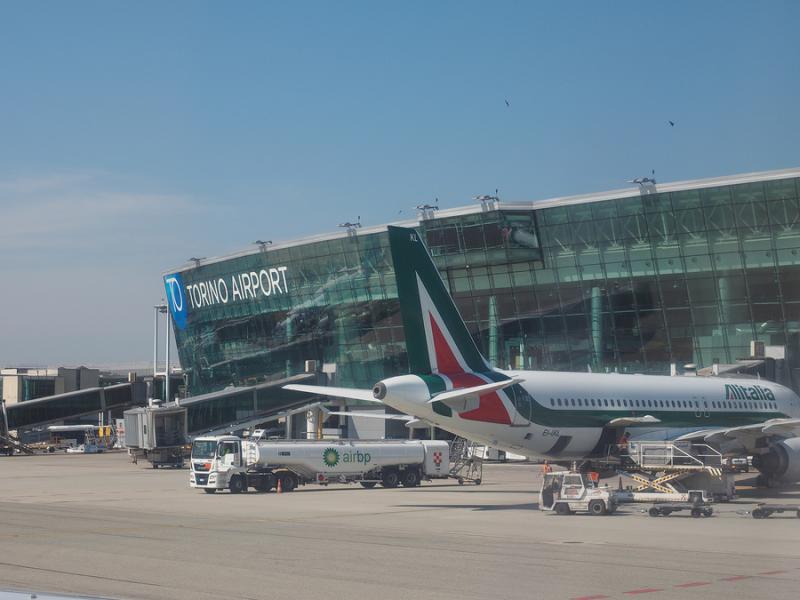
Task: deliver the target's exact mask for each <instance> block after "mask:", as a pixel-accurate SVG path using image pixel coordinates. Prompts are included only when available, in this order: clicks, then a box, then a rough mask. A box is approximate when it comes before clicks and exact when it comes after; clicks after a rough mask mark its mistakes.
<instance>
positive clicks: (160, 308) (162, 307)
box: [147, 304, 169, 406]
mask: <svg viewBox="0 0 800 600" xmlns="http://www.w3.org/2000/svg"><path fill="white" fill-rule="evenodd" d="M166 312H167V305H166V304H156V305H155V306H154V307H153V389H152V391H151V393H150V398H149V399H148V401H147V404H148V406H153V394H154V393H155V391H156V374H157V373H158V313H166ZM167 331H169V323H167ZM167 349H169V344H167ZM167 351H169V350H167ZM167 360H169V354H168V355H167ZM164 395H165V396H166V394H164Z"/></svg>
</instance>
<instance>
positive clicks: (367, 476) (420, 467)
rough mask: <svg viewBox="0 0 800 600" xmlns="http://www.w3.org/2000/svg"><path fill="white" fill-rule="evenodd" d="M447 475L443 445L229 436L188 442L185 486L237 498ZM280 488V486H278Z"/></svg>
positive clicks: (446, 451) (446, 453)
mask: <svg viewBox="0 0 800 600" xmlns="http://www.w3.org/2000/svg"><path fill="white" fill-rule="evenodd" d="M449 474H450V452H449V446H448V444H447V442H445V441H427V440H396V441H392V440H385V441H384V440H379V441H361V440H327V441H326V440H321V441H305V440H298V441H292V440H261V439H252V440H251V439H242V438H239V437H236V436H232V435H223V436H207V437H197V438H195V439H194V442H193V443H192V455H191V471H190V474H189V485H190V486H191V487H193V488H202V489H203V490H205V492H206V493H209V494H213V493H214V492H216V491H217V490H224V489H228V490H230V491H231V493H234V494H238V493H241V492H245V491H247V490H248V489H249V488H254V489H255V490H256V491H259V492H268V491H270V490H271V489H273V488H274V489H280V491H282V492H291V491H292V490H294V489H295V488H296V487H297V486H298V485H305V484H310V483H317V484H320V485H327V484H329V483H355V482H358V483H360V484H361V485H362V486H363V487H365V488H373V487H375V486H376V485H377V484H379V483H380V484H381V485H382V486H383V487H385V488H394V487H397V486H398V485H403V486H405V487H414V486H417V485H419V484H420V482H421V481H422V480H423V479H425V480H430V479H439V478H446V477H448V476H449ZM279 486H280V487H279Z"/></svg>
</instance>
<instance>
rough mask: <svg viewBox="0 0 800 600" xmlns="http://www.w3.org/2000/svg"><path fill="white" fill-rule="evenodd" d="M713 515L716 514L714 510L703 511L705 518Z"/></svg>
mask: <svg viewBox="0 0 800 600" xmlns="http://www.w3.org/2000/svg"><path fill="white" fill-rule="evenodd" d="M713 514H714V509H713V508H706V509H705V510H704V511H703V516H704V517H710V516H711V515H713Z"/></svg>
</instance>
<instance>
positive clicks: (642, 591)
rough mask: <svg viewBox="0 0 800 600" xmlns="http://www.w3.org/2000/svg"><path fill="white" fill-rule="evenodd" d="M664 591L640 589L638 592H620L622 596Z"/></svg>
mask: <svg viewBox="0 0 800 600" xmlns="http://www.w3.org/2000/svg"><path fill="white" fill-rule="evenodd" d="M663 591H664V590H662V589H659V588H642V589H640V590H630V591H628V592H622V593H623V594H630V595H633V594H649V593H651V592H663Z"/></svg>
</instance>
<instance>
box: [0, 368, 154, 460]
mask: <svg viewBox="0 0 800 600" xmlns="http://www.w3.org/2000/svg"><path fill="white" fill-rule="evenodd" d="M146 401H147V385H146V384H145V383H144V382H132V383H120V384H117V385H110V386H108V387H96V388H89V389H85V390H77V391H75V392H68V393H66V394H56V395H55V396H47V397H45V398H37V399H36V400H27V401H25V402H19V403H17V404H12V405H10V406H6V405H5V403H3V405H2V411H0V412H1V413H2V414H0V452H5V453H6V454H12V453H14V452H20V453H24V454H32V450H31V449H30V448H29V447H28V446H26V445H25V444H23V443H22V442H21V441H20V440H18V439H17V438H16V437H15V436H13V435H12V434H11V433H10V432H12V431H16V430H20V429H28V428H31V427H38V426H41V425H47V424H48V423H53V422H57V421H63V420H64V419H71V418H74V417H81V416H84V415H96V414H99V413H105V412H106V411H108V410H111V409H118V408H119V409H122V408H128V407H131V406H142V405H144V404H145V403H146Z"/></svg>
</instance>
